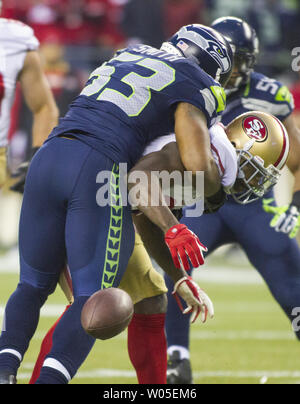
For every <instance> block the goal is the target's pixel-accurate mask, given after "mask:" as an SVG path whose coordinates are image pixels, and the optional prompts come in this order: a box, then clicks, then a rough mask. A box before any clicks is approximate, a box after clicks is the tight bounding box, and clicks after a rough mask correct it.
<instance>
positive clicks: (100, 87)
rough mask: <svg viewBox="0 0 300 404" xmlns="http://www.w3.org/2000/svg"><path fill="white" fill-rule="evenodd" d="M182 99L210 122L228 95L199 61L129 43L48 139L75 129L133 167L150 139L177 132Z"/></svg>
mask: <svg viewBox="0 0 300 404" xmlns="http://www.w3.org/2000/svg"><path fill="white" fill-rule="evenodd" d="M179 102H187V103H190V104H193V105H194V106H196V107H197V108H199V109H200V110H201V111H203V113H204V114H205V116H206V119H207V125H208V127H211V126H212V125H213V124H214V123H215V122H216V121H217V120H218V119H219V117H220V115H221V113H222V112H223V111H224V109H225V106H226V96H225V92H224V90H223V88H222V87H220V85H219V84H218V83H217V82H215V81H214V80H213V79H212V77H211V76H209V75H208V74H207V73H205V72H204V71H203V70H202V69H201V68H200V67H199V66H198V65H197V64H196V63H194V62H192V61H189V60H188V59H186V58H184V57H182V56H179V55H173V54H169V53H166V52H163V51H160V50H158V49H155V48H152V47H150V46H146V45H138V46H135V47H129V48H127V49H124V50H122V51H120V52H118V53H117V54H116V55H115V57H114V58H113V59H111V60H110V61H108V62H106V63H104V64H103V65H102V66H100V67H99V68H97V69H96V70H95V71H94V72H93V73H92V74H91V76H90V78H89V80H88V82H87V85H86V87H85V88H84V89H83V91H82V92H81V94H80V95H79V96H78V97H77V98H76V99H75V101H74V102H73V103H72V104H71V106H70V109H69V111H68V113H67V114H66V116H65V117H64V118H62V119H61V120H60V123H59V125H58V126H57V127H56V128H55V129H54V130H53V132H52V134H51V135H50V139H51V138H52V137H54V136H59V135H64V134H72V135H73V136H75V137H76V138H78V139H80V140H81V141H83V142H85V143H87V144H89V145H90V146H91V147H93V148H95V149H96V150H99V151H100V152H102V153H104V154H105V155H106V156H108V157H110V158H111V159H112V160H113V161H115V162H117V163H120V162H127V163H128V164H129V166H132V165H133V164H134V163H135V162H136V161H137V160H138V159H139V158H140V157H141V155H142V153H143V151H144V149H145V147H146V145H147V144H148V143H149V142H151V141H152V140H154V139H155V138H156V137H159V136H162V135H163V134H169V133H170V132H173V131H174V111H175V107H176V104H177V103H179Z"/></svg>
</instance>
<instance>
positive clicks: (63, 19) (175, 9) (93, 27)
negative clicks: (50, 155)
mask: <svg viewBox="0 0 300 404" xmlns="http://www.w3.org/2000/svg"><path fill="white" fill-rule="evenodd" d="M225 15H234V16H237V17H242V18H244V19H246V20H247V21H248V22H249V23H250V24H252V25H253V26H254V27H255V28H256V30H257V33H258V35H259V38H260V45H261V46H260V48H261V52H260V57H259V60H258V65H257V68H256V70H257V71H260V72H262V73H264V74H266V75H268V76H270V77H274V78H276V79H279V80H280V81H282V82H283V83H284V84H285V85H287V86H288V87H289V88H290V89H291V91H292V93H293V95H294V98H295V104H296V109H295V117H296V119H297V120H298V122H299V125H300V73H297V72H293V70H292V59H293V56H292V49H294V48H295V47H300V24H299V21H300V1H299V0H226V1H224V0H22V1H20V0H4V1H3V9H2V16H3V17H6V18H13V19H17V20H20V21H23V22H25V23H27V24H28V25H30V26H31V27H32V28H33V29H34V30H35V34H36V36H37V37H38V39H39V40H40V42H41V48H40V51H41V56H42V60H43V63H44V69H45V72H46V74H47V77H48V80H49V83H50V85H51V88H52V90H53V93H54V95H55V98H56V101H57V104H58V107H59V109H60V115H61V116H63V115H64V114H65V112H66V110H67V106H68V104H69V103H70V102H71V101H72V99H73V98H74V97H75V96H76V95H77V94H78V92H79V91H80V89H81V88H82V86H83V85H84V83H85V81H86V80H87V78H88V76H89V73H90V72H91V71H92V70H93V69H94V68H96V67H97V66H99V65H100V64H101V63H102V62H103V61H105V60H106V59H108V58H110V57H111V56H112V55H113V54H114V52H115V50H116V49H120V48H122V47H124V46H126V45H127V44H130V43H138V42H142V43H146V44H149V45H152V46H156V47H158V46H159V45H160V44H161V43H162V42H163V41H164V40H165V39H167V38H168V37H169V36H170V35H171V34H172V33H174V32H176V31H177V30H178V28H180V27H181V26H182V25H186V24H189V23H203V24H210V22H211V21H212V20H213V19H215V18H217V17H219V16H225ZM12 115H13V119H12V125H11V129H10V140H11V143H10V150H9V167H10V171H11V172H14V170H15V169H16V167H17V166H18V165H19V164H20V162H22V161H23V160H24V159H25V158H26V156H27V154H28V150H29V147H30V132H31V116H30V113H29V112H28V110H27V109H26V106H25V105H24V102H23V99H22V94H21V92H20V89H19V88H18V89H17V93H16V101H15V104H14V108H13V111H12ZM291 184H292V178H291V176H290V175H289V174H288V173H287V172H285V174H284V176H283V177H282V179H281V181H280V184H279V186H277V188H276V197H277V200H278V202H279V203H286V202H287V201H288V200H289V197H290V193H291ZM8 189H9V184H8V186H7V189H6V190H4V191H2V193H1V196H0V316H2V315H3V308H4V305H5V302H6V300H7V298H8V296H9V294H10V293H11V291H12V290H13V289H14V287H15V284H16V282H17V277H18V252H17V229H18V219H19V210H20V205H21V197H20V196H18V195H16V194H14V193H11V192H9V190H8ZM45 214H46V212H45ZM206 268H207V270H204V271H202V272H201V273H198V274H197V279H198V280H199V281H201V286H203V285H204V287H205V289H206V290H207V292H208V293H209V295H210V296H211V297H212V298H213V300H214V302H215V305H216V313H217V316H216V319H215V320H214V321H213V322H211V323H210V324H207V325H205V326H202V325H200V324H197V325H195V326H193V328H192V346H191V351H192V364H193V369H194V373H195V382H196V383H200V382H201V383H203V382H207V383H240V382H241V383H245V382H246V383H267V382H274V383H278V382H285V383H286V382H291V383H295V382H296V383H299V382H300V367H299V366H298V361H297V360H295V358H299V359H300V346H298V345H299V344H298V343H297V342H296V341H295V339H294V336H293V333H292V331H291V329H290V324H289V323H288V321H287V320H286V319H285V317H284V315H283V314H282V313H281V311H280V309H279V308H278V307H277V305H276V304H275V303H274V302H273V300H272V298H271V296H270V293H269V291H268V290H267V289H266V287H265V285H264V284H263V283H262V280H261V279H260V277H259V276H258V275H257V274H256V272H255V271H254V270H253V269H252V268H251V267H250V265H249V263H248V261H247V259H246V258H245V256H244V254H243V253H242V252H241V251H240V250H239V248H238V247H236V246H230V247H226V248H222V249H220V250H219V251H218V252H217V253H216V254H214V256H213V257H211V258H210V259H209V260H207V264H206ZM64 304H65V301H64V297H63V296H62V295H61V293H60V291H57V292H56V293H55V294H54V295H53V296H52V297H51V298H50V300H49V302H48V304H47V305H46V307H45V310H44V311H43V314H42V319H41V324H40V327H39V329H38V331H37V333H36V336H35V338H34V340H33V343H32V346H31V348H30V350H29V352H28V354H27V355H26V357H25V360H24V364H23V366H22V368H21V372H20V376H19V379H20V382H23V383H26V382H27V381H28V376H29V372H30V368H31V367H32V364H33V362H34V360H35V356H36V355H37V350H38V346H39V343H40V342H41V338H42V336H43V333H44V332H45V331H46V329H47V328H48V327H49V325H50V324H52V322H53V321H54V319H55V318H56V317H57V316H58V315H59V314H60V313H61V311H62V310H63V307H64ZM74 382H76V383H136V378H135V375H134V371H133V369H132V367H131V365H130V363H129V359H128V355H127V351H126V334H124V333H123V334H122V335H121V336H119V337H117V338H115V339H114V340H111V341H109V342H105V343H97V345H96V348H95V349H94V351H93V352H92V354H91V355H90V357H89V359H88V360H87V362H86V364H85V365H84V367H83V368H82V370H81V372H80V373H79V377H78V378H77V379H76V380H74Z"/></svg>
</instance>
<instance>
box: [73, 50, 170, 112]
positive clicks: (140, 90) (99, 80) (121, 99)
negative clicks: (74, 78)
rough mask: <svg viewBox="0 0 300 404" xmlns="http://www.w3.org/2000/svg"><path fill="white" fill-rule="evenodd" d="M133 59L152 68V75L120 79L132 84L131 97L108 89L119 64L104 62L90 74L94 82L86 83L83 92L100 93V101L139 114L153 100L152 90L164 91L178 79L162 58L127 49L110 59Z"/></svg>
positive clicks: (135, 63) (88, 93)
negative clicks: (157, 58)
mask: <svg viewBox="0 0 300 404" xmlns="http://www.w3.org/2000/svg"><path fill="white" fill-rule="evenodd" d="M115 61H116V62H131V63H133V64H134V65H136V66H143V67H146V68H147V69H150V70H152V71H153V74H152V75H151V76H147V77H145V76H141V75H140V74H138V73H136V72H133V71H132V72H130V73H129V74H127V75H125V76H124V77H123V78H122V79H121V82H123V83H125V84H127V85H128V86H130V87H131V89H132V92H131V94H130V95H129V96H126V95H125V94H123V93H121V92H120V91H117V90H115V89H113V88H109V82H110V80H111V77H112V75H113V74H114V73H115V71H116V69H117V67H114V66H112V65H108V64H107V63H104V64H103V65H102V66H100V67H98V68H97V69H96V70H95V71H94V72H93V73H92V74H91V76H90V78H89V80H90V81H91V80H92V81H91V84H89V85H87V86H86V87H85V88H84V89H83V91H82V92H81V95H85V96H88V97H90V96H92V95H95V94H98V96H97V100H98V101H109V102H111V103H113V104H115V105H117V106H118V107H119V108H121V109H122V111H124V112H125V113H126V114H127V115H128V116H130V117H134V116H138V115H139V114H140V113H141V112H142V111H143V110H144V108H145V107H146V106H147V105H148V103H149V102H150V100H151V91H150V90H154V91H162V90H163V89H164V88H166V87H167V86H169V85H170V84H172V83H173V82H174V81H175V70H174V69H173V68H172V67H170V66H169V65H168V64H166V63H165V62H163V61H160V60H156V59H151V58H145V57H143V56H142V57H141V56H138V55H133V54H131V53H129V52H124V53H122V54H121V55H119V56H117V57H115V58H114V59H112V60H111V61H110V62H115Z"/></svg>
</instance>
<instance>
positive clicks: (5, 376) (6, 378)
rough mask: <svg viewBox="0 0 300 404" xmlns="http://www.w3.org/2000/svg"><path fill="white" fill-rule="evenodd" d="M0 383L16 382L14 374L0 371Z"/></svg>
mask: <svg viewBox="0 0 300 404" xmlns="http://www.w3.org/2000/svg"><path fill="white" fill-rule="evenodd" d="M0 384H17V379H16V376H15V375H12V374H10V373H9V372H0Z"/></svg>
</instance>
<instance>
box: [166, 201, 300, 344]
mask: <svg viewBox="0 0 300 404" xmlns="http://www.w3.org/2000/svg"><path fill="white" fill-rule="evenodd" d="M267 197H272V195H268V196H267ZM271 219H272V216H271V215H270V214H267V213H265V212H264V211H263V208H262V201H258V202H255V203H253V204H250V205H247V206H242V205H238V204H237V203H235V202H233V201H231V200H230V201H228V202H227V203H226V204H225V205H224V206H223V207H222V208H221V209H220V210H219V212H217V213H215V214H208V215H203V216H201V217H198V218H188V217H185V216H184V217H183V218H182V220H181V223H184V224H185V225H187V226H188V227H189V229H191V230H192V231H193V232H194V233H196V234H197V236H198V237H199V239H200V241H201V242H203V243H204V245H205V246H206V247H207V248H208V254H210V253H212V252H213V251H214V250H215V249H216V248H218V247H220V246H222V245H225V244H228V243H238V244H240V246H241V247H242V248H243V249H244V251H245V252H246V254H247V256H248V258H249V260H250V262H251V264H252V265H253V266H254V267H255V268H256V269H257V270H258V272H259V273H260V274H261V276H262V277H263V279H264V280H265V282H266V284H267V285H268V287H269V289H270V291H271V293H272V294H273V296H274V298H275V299H276V301H277V302H278V303H279V304H280V306H281V307H282V309H283V310H284V312H285V313H286V315H287V316H288V317H289V319H290V320H291V321H292V320H294V319H295V317H293V316H292V310H293V308H295V307H300V249H299V247H298V244H297V241H296V240H291V239H289V237H288V236H287V235H285V234H283V233H277V232H276V231H275V230H274V229H272V228H271V227H270V221H271ZM165 279H166V283H167V287H168V289H169V303H168V312H167V320H166V331H167V339H168V346H171V345H181V346H184V347H187V348H188V347H189V316H188V315H185V316H183V315H182V314H181V312H180V310H179V308H178V306H177V304H176V302H175V299H174V298H172V297H171V291H172V290H173V283H172V281H171V280H170V279H169V278H168V277H167V276H166V277H165ZM262 310H263V307H262ZM297 337H298V338H299V339H300V333H298V334H297Z"/></svg>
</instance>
